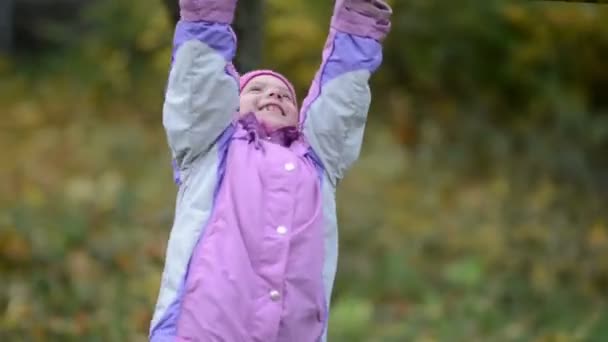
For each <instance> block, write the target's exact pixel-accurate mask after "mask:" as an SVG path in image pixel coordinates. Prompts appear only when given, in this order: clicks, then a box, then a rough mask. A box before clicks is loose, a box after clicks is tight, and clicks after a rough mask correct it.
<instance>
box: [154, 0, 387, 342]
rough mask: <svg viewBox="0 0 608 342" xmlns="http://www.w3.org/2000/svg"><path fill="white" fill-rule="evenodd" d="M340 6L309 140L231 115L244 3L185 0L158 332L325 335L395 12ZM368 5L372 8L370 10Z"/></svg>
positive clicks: (305, 124) (169, 109) (166, 337)
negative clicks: (341, 240)
mask: <svg viewBox="0 0 608 342" xmlns="http://www.w3.org/2000/svg"><path fill="white" fill-rule="evenodd" d="M369 2H370V1H364V0H353V1H349V0H345V1H340V0H339V1H338V2H337V3H336V7H335V10H334V16H333V19H332V23H331V29H330V33H329V37H328V39H327V43H326V45H325V50H324V51H323V62H322V65H321V67H320V69H319V71H318V72H317V74H316V76H315V79H314V82H313V84H312V87H311V89H310V92H309V94H308V97H307V98H306V99H305V101H304V104H303V106H302V111H301V114H300V118H301V124H300V127H301V132H300V133H301V134H298V132H295V133H294V132H292V131H289V130H284V131H280V132H276V133H275V134H273V135H272V136H265V135H264V134H263V133H262V131H261V130H259V129H258V126H257V121H256V120H255V116H253V115H248V116H245V117H244V118H241V119H239V120H235V113H236V112H237V111H238V105H239V90H238V80H237V77H238V76H237V75H236V74H235V73H234V72H231V70H233V68H232V67H231V62H232V59H233V57H234V54H235V50H236V39H235V36H234V33H233V31H232V29H231V27H230V24H231V22H232V18H233V15H234V8H235V5H236V1H234V0H229V1H227V0H198V1H193V0H188V1H186V0H182V1H181V6H182V7H181V8H182V20H181V21H180V22H179V23H178V24H177V27H176V32H175V39H174V51H173V59H172V68H171V72H170V76H169V82H168V87H167V92H166V99H165V104H164V107H163V124H164V127H165V129H166V132H167V138H168V142H169V146H170V147H171V151H172V154H173V161H174V171H175V180H176V182H177V184H179V191H178V195H177V203H176V212H175V220H174V223H173V227H172V230H171V235H170V238H169V243H168V247H167V252H166V261H165V268H164V272H163V276H162V283H161V288H160V293H159V297H158V302H157V305H156V309H155V312H154V317H153V319H152V323H151V328H150V340H151V341H154V342H160V341H163V342H164V341H227V342H241V341H242V342H249V341H260V342H262V341H263V342H272V341H284V342H299V341H302V342H309V341H324V340H326V330H327V329H326V328H327V317H328V310H329V299H330V297H331V292H332V287H333V282H334V276H335V273H336V266H337V258H338V231H337V220H336V207H335V191H336V185H337V183H338V182H339V180H340V179H341V178H342V177H343V175H344V172H345V171H346V170H347V169H348V168H349V167H350V166H351V165H352V164H353V162H354V161H355V160H356V159H357V157H358V155H359V150H360V147H361V143H362V138H363V131H364V128H365V122H366V117H367V111H368V108H369V104H370V99H371V98H370V90H369V86H368V79H369V77H370V75H371V74H372V72H374V71H375V70H376V69H377V68H378V66H379V65H380V63H381V60H382V50H381V44H380V41H381V40H382V39H383V38H384V36H385V35H386V34H387V32H388V30H389V27H390V23H389V17H390V14H391V11H390V8H389V7H388V6H386V5H385V4H384V3H382V2H380V1H378V0H374V1H373V2H374V4H375V6H370V5H369ZM366 3H367V4H366Z"/></svg>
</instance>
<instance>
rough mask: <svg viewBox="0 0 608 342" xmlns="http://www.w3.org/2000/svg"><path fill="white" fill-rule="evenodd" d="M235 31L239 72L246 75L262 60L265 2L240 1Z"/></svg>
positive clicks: (253, 0)
mask: <svg viewBox="0 0 608 342" xmlns="http://www.w3.org/2000/svg"><path fill="white" fill-rule="evenodd" d="M234 30H235V32H236V35H237V37H238V40H239V50H238V51H239V52H238V54H237V57H236V63H235V64H236V68H237V70H239V72H241V73H245V72H247V71H251V70H253V69H257V68H258V67H259V65H260V62H261V60H262V44H263V42H262V40H263V35H264V31H263V30H264V0H249V1H239V4H238V8H237V11H236V20H235V26H234Z"/></svg>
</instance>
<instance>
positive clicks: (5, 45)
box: [0, 0, 14, 54]
mask: <svg viewBox="0 0 608 342" xmlns="http://www.w3.org/2000/svg"><path fill="white" fill-rule="evenodd" d="M13 5H14V4H13V0H4V1H2V2H0V54H2V53H9V52H10V51H11V50H12V47H13Z"/></svg>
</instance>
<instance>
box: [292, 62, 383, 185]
mask: <svg viewBox="0 0 608 342" xmlns="http://www.w3.org/2000/svg"><path fill="white" fill-rule="evenodd" d="M369 77H370V72H369V71H368V70H357V71H353V72H348V73H345V74H343V75H341V76H339V77H337V78H335V79H333V80H331V81H329V82H327V84H325V86H324V87H323V89H322V93H321V94H320V95H319V97H318V98H317V99H316V100H315V102H314V103H313V104H312V105H311V106H310V109H309V110H308V117H307V119H306V121H305V123H304V134H305V135H306V138H307V139H308V142H309V143H310V145H311V147H312V148H313V150H314V151H315V153H316V154H317V155H318V156H319V158H320V159H321V162H322V163H323V167H324V169H325V172H326V173H327V176H328V178H329V180H330V181H331V183H332V185H333V186H334V187H335V186H336V185H337V183H338V182H339V181H340V179H342V178H343V177H344V174H345V172H346V171H347V170H348V169H349V168H350V167H351V166H352V164H353V163H354V162H355V161H356V160H357V159H358V158H359V153H360V151H361V144H362V142H363V133H364V131H365V123H366V121H367V112H368V110H369V106H370V102H371V92H370V89H369V85H368V80H369Z"/></svg>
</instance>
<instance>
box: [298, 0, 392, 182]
mask: <svg viewBox="0 0 608 342" xmlns="http://www.w3.org/2000/svg"><path fill="white" fill-rule="evenodd" d="M391 14H392V10H391V8H390V7H389V6H388V5H387V4H386V3H385V2H383V1H381V0H337V1H336V5H335V8H334V13H333V17H332V21H331V26H330V31H329V36H328V38H327V41H326V43H325V48H324V50H323V59H322V63H321V67H320V68H319V70H318V71H317V73H316V75H315V78H314V81H313V83H312V86H311V87H310V90H309V93H308V96H307V97H306V99H305V100H304V103H303V106H302V111H301V113H300V124H301V125H302V126H303V131H304V134H305V136H306V138H307V140H308V141H309V143H310V145H311V147H312V149H313V150H314V152H315V153H316V155H317V156H318V157H319V158H320V160H321V162H322V164H323V168H324V169H325V172H326V173H327V175H328V176H329V179H330V180H331V182H332V183H333V185H334V186H335V185H336V184H337V183H338V181H339V180H340V179H341V178H342V177H343V176H344V173H345V171H346V170H347V169H348V168H350V166H351V165H352V164H353V163H354V162H355V160H356V159H357V158H358V156H359V152H360V149H361V144H362V141H363V132H364V129H365V123H366V120H367V112H368V109H369V105H370V102H371V94H370V89H369V84H368V80H369V78H370V76H371V74H372V73H373V72H374V71H376V69H377V68H378V67H379V66H380V64H381V62H382V45H381V42H382V40H383V39H384V37H385V36H386V35H387V34H388V32H389V30H390V16H391Z"/></svg>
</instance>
